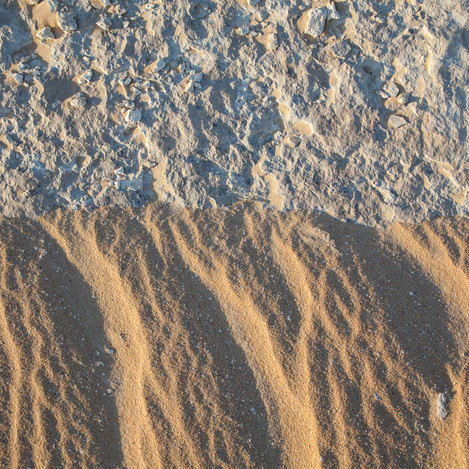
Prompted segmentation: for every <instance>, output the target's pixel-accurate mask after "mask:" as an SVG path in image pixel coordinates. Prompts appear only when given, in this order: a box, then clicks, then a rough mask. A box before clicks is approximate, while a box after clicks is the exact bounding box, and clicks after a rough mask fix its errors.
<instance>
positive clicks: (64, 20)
mask: <svg viewBox="0 0 469 469" xmlns="http://www.w3.org/2000/svg"><path fill="white" fill-rule="evenodd" d="M57 20H58V22H59V26H60V28H61V29H62V31H65V32H67V31H76V30H77V29H78V25H77V14H76V13H75V12H73V11H59V12H58V13H57Z"/></svg>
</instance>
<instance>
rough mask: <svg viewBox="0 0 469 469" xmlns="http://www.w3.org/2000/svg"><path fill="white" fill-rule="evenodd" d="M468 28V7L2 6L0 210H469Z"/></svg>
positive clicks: (348, 216) (425, 213)
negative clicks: (239, 204)
mask: <svg viewBox="0 0 469 469" xmlns="http://www.w3.org/2000/svg"><path fill="white" fill-rule="evenodd" d="M188 5H189V6H188ZM302 18H303V19H305V20H301V19H302ZM306 20H307V21H306ZM467 24H469V23H468V12H467V8H466V5H465V2H464V1H463V0H454V1H452V2H438V3H435V2H423V1H421V0H415V1H412V2H407V1H406V2H380V1H377V0H371V1H364V0H348V1H337V2H333V1H329V0H320V1H317V2H314V3H312V2H309V1H308V2H306V1H304V2H289V1H286V0H262V1H253V0H250V1H248V0H239V1H238V0H222V1H220V2H214V1H209V0H207V1H205V0H204V1H194V2H190V3H189V4H188V3H187V2H184V1H182V0H175V1H171V2H152V3H147V2H146V1H143V0H132V1H130V0H119V1H113V2H103V1H97V0H95V1H91V2H90V1H88V0H76V1H73V2H72V1H63V0H60V1H59V0H44V1H42V2H38V3H37V4H34V5H29V4H28V3H27V2H24V1H18V0H5V1H4V2H2V3H1V5H0V73H1V75H2V80H1V81H0V109H9V110H10V111H9V112H8V113H6V114H5V113H0V165H1V166H0V206H1V207H2V209H3V213H4V214H6V215H16V214H21V213H27V214H30V215H33V214H39V213H42V212H44V211H48V210H50V209H52V208H54V207H84V208H86V209H87V210H92V209H94V208H96V207H99V206H102V205H108V204H116V205H120V206H141V205H144V204H146V203H147V202H149V201H151V200H155V199H158V200H160V201H164V202H171V203H175V204H177V205H180V206H191V207H199V208H205V207H212V206H214V204H215V205H216V206H230V205H232V204H233V203H235V202H236V201H237V200H239V199H248V200H254V201H258V202H260V203H261V204H262V205H263V206H266V207H271V208H276V209H279V210H292V209H302V210H308V211H324V212H328V213H329V214H331V215H332V216H334V217H337V218H339V219H342V220H349V221H353V222H357V223H362V224H366V225H373V226H376V225H388V224H390V223H392V222H393V221H397V220H400V221H409V222H410V221H420V220H423V219H426V218H434V217H436V216H439V215H466V216H467V215H468V214H469V200H468V192H469V191H468V185H469V167H468V160H467V154H468V149H469V148H468V140H467V122H468V121H469V116H468V106H467V92H468V83H469V67H468V63H469V32H468V27H467ZM300 26H301V27H300ZM303 27H304V28H303ZM47 28H49V29H50V31H51V33H53V34H54V36H55V37H56V38H55V39H54V40H52V37H51V38H50V40H43V39H40V38H38V37H36V33H37V32H38V31H43V30H44V31H47ZM302 29H303V31H302ZM89 73H92V77H91V78H90V79H89V80H87V79H80V77H86V76H87V75H86V74H89ZM19 76H22V77H23V81H22V82H20V81H21V79H20V81H18V80H16V79H15V78H14V77H18V78H19ZM126 116H127V117H126ZM7 136H8V137H7ZM12 142H13V143H12ZM116 168H124V170H125V172H124V174H123V175H116V174H115V173H114V170H115V169H116ZM25 181H26V182H27V183H25ZM25 184H26V185H27V186H28V187H27V190H29V191H30V192H29V196H28V197H23V196H22V194H23V192H24V190H25V189H24V186H25ZM96 187H99V189H95V188H96Z"/></svg>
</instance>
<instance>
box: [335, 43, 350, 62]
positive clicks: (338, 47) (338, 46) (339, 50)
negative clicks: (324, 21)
mask: <svg viewBox="0 0 469 469" xmlns="http://www.w3.org/2000/svg"><path fill="white" fill-rule="evenodd" d="M330 50H331V51H332V52H333V53H334V54H335V55H337V57H342V58H344V57H346V56H347V55H348V53H349V52H350V51H351V50H352V48H351V47H350V45H349V44H347V43H346V42H345V41H338V42H336V43H335V44H333V45H332V46H331V48H330Z"/></svg>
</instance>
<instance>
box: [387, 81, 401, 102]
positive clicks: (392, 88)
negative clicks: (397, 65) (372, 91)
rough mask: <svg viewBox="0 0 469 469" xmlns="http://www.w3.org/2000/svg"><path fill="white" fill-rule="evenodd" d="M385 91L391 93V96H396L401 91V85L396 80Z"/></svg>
mask: <svg viewBox="0 0 469 469" xmlns="http://www.w3.org/2000/svg"><path fill="white" fill-rule="evenodd" d="M385 91H386V92H387V93H388V94H389V96H392V97H394V98H395V97H396V96H397V95H398V94H399V92H400V90H399V87H398V86H397V85H396V84H395V83H394V82H391V83H389V84H388V86H387V87H386V90H385Z"/></svg>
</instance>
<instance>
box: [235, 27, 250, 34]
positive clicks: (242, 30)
mask: <svg viewBox="0 0 469 469" xmlns="http://www.w3.org/2000/svg"><path fill="white" fill-rule="evenodd" d="M234 31H235V33H236V34H237V35H238V36H240V37H246V36H248V35H249V33H250V31H251V30H250V29H249V28H248V27H247V26H240V27H239V28H236V29H235V30H234Z"/></svg>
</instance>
